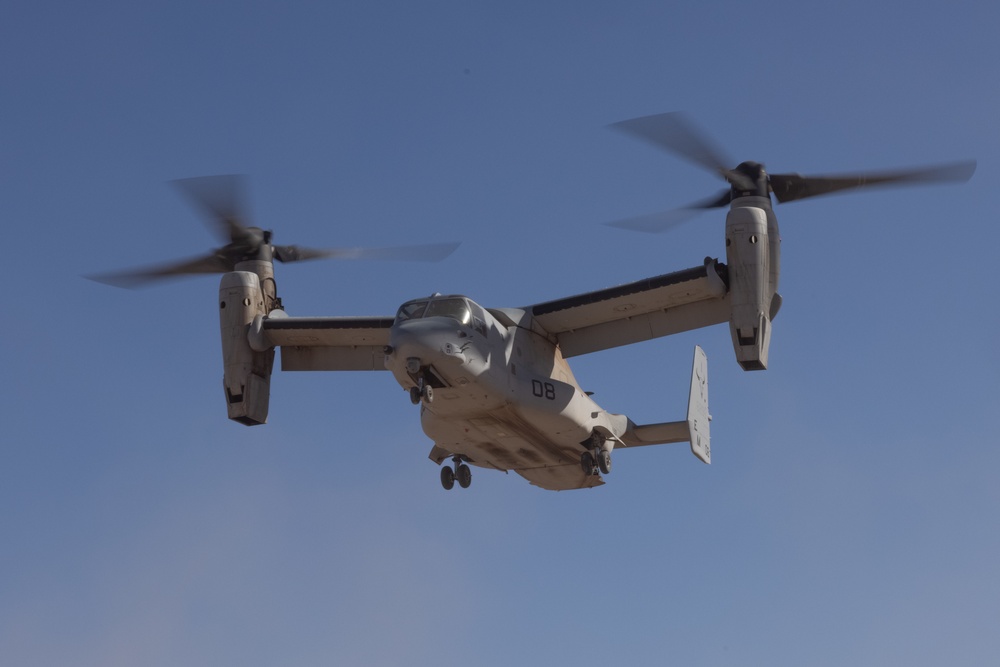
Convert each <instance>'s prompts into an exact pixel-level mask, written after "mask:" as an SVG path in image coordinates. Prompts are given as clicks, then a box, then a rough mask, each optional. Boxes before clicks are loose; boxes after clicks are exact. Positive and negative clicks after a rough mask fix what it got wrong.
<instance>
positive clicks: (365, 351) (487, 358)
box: [96, 113, 975, 490]
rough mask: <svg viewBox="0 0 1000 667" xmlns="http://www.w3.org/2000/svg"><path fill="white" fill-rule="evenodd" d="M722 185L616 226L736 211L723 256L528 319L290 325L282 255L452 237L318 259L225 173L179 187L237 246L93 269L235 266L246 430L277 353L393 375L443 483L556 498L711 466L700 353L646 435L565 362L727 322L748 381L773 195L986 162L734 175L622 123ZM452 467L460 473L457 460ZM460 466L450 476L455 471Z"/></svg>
mask: <svg viewBox="0 0 1000 667" xmlns="http://www.w3.org/2000/svg"><path fill="white" fill-rule="evenodd" d="M612 127H614V128H615V129H618V130H621V131H623V132H625V133H627V134H630V135H632V136H634V137H637V138H639V139H642V140H644V141H647V142H650V143H652V144H653V145H655V146H658V147H660V148H662V149H665V150H667V151H669V152H672V153H674V154H676V155H678V156H680V157H682V158H684V159H686V160H688V161H691V162H693V163H695V164H696V165H698V166H701V167H703V168H706V169H708V170H709V171H711V172H712V173H714V174H716V175H718V176H721V177H722V178H723V179H724V180H725V181H726V182H727V184H728V185H727V188H726V189H725V190H724V191H723V192H720V193H719V194H718V195H716V196H714V197H712V198H710V199H707V200H703V201H700V202H697V203H695V204H692V205H690V206H688V207H685V208H684V209H680V210H679V211H670V212H666V213H660V214H653V215H646V216H641V217H636V218H629V219H626V220H621V221H619V222H617V223H613V224H614V225H616V226H620V227H625V228H628V229H635V230H641V231H651V232H655V231H662V230H664V229H667V228H669V227H670V226H671V225H673V224H674V223H676V222H677V221H678V220H680V219H682V218H683V217H685V216H686V215H689V214H691V213H694V212H697V211H699V210H702V209H710V208H717V207H726V206H728V207H729V212H728V214H727V216H726V233H725V247H726V262H725V263H722V262H720V261H718V260H717V259H712V258H706V259H705V261H704V262H703V263H702V264H700V265H698V266H695V267H693V268H689V269H685V270H682V271H676V272H674V273H667V274H664V275H659V276H655V277H652V278H645V279H642V280H639V281H637V282H633V283H629V284H627V285H621V286H619V287H612V288H609V289H602V290H598V291H594V292H586V293H583V294H577V295H575V296H570V297H567V298H563V299H557V300H555V301H547V302H544V303H536V304H533V305H529V306H525V307H520V308H488V307H483V306H480V305H479V304H477V303H476V302H475V301H473V300H472V299H470V298H468V297H466V296H462V295H441V294H434V295H432V296H427V297H421V298H416V299H413V300H411V301H408V302H406V303H404V304H403V305H402V306H400V307H399V309H398V311H397V312H396V315H395V317H391V316H387V317H292V316H289V315H288V314H286V312H285V310H284V308H283V307H282V304H281V299H279V298H278V295H277V286H276V283H275V278H274V264H273V261H274V260H278V261H280V262H291V261H299V260H305V259H314V258H322V257H332V258H348V259H423V260H437V259H441V258H443V257H444V256H446V255H447V254H449V253H450V252H451V251H452V250H454V248H455V245H454V244H441V245H431V246H410V247H402V248H381V249H333V250H329V249H328V250H316V249H310V248H303V247H299V246H279V245H274V244H272V242H271V233H270V232H268V231H264V230H262V229H260V228H257V227H251V226H247V225H246V224H245V221H246V216H245V214H244V213H243V210H242V206H241V199H242V197H241V195H240V187H241V181H240V179H239V178H237V177H232V176H216V177H206V178H196V179H187V180H183V181H178V182H177V185H178V186H179V187H180V188H181V190H182V191H184V192H185V193H186V194H187V195H189V196H190V197H191V198H192V199H193V201H194V202H195V203H196V204H197V205H198V206H199V207H200V208H201V209H203V211H204V212H207V213H208V214H209V216H210V218H211V219H212V221H213V223H214V225H215V227H216V228H217V229H218V230H220V231H221V232H222V234H223V236H224V237H225V238H226V240H227V241H228V243H227V244H226V245H225V246H223V247H221V248H218V249H217V250H215V251H214V252H212V253H211V254H209V255H206V256H203V257H198V258H195V259H192V260H188V261H185V262H180V263H177V264H173V265H169V266H162V267H158V268H153V269H148V270H142V271H134V272H129V273H119V274H111V275H105V276H98V277H97V278H96V279H97V280H101V281H104V282H109V283H112V284H117V285H125V286H129V285H134V284H140V283H143V282H145V281H149V280H152V279H156V278H162V277H169V276H175V275H179V274H188V273H222V274H223V276H222V281H221V284H220V287H219V315H220V326H221V332H222V357H223V366H224V372H223V389H224V395H225V400H226V407H227V410H228V416H229V418H230V419H232V420H234V421H237V422H239V423H241V424H246V425H248V426H253V425H258V424H264V423H265V422H266V421H267V416H268V402H269V396H270V386H271V384H270V383H271V371H272V367H273V362H274V355H275V349H276V348H281V369H282V370H285V371H388V372H389V373H391V374H392V376H393V377H394V378H395V380H396V382H398V383H399V385H400V386H401V387H402V388H403V389H404V390H406V392H407V393H408V395H409V398H410V400H411V401H412V402H413V403H414V404H416V405H419V406H420V422H421V425H422V427H423V430H424V433H426V434H427V436H428V437H429V438H430V439H431V440H432V441H433V442H434V444H433V447H432V448H431V451H430V458H431V460H432V461H434V462H435V463H437V464H438V465H442V464H444V465H442V467H441V483H442V485H443V486H444V488H445V489H451V488H453V486H454V484H455V482H456V481H457V482H458V484H459V485H460V486H461V487H463V488H465V487H468V486H469V484H470V482H471V479H472V473H471V468H470V466H478V467H480V468H489V469H493V470H500V471H505V472H506V471H511V470H513V471H514V472H516V473H517V474H519V475H521V476H522V477H524V478H525V479H527V480H528V481H529V482H531V483H532V484H534V485H536V486H539V487H542V488H544V489H552V490H564V489H581V488H589V487H594V486H598V485H601V484H603V483H604V478H603V475H607V474H608V473H609V472H610V471H611V454H612V452H613V451H616V450H618V449H619V448H630V447H641V446H645V445H658V444H665V443H677V442H689V443H690V446H691V451H692V452H693V453H694V455H695V456H696V457H697V458H699V459H700V460H702V461H704V462H705V463H710V462H711V447H710V434H709V422H710V420H711V417H710V416H709V411H708V375H707V371H708V366H707V361H706V358H705V354H704V352H703V351H702V350H701V348H698V347H696V348H695V352H694V362H693V364H692V370H691V380H690V382H691V385H690V386H691V388H690V395H689V400H688V407H687V414H686V416H685V418H684V419H683V420H679V421H672V422H664V423H658V424H644V425H640V424H636V423H635V422H633V421H632V420H631V419H629V418H628V417H627V416H625V415H622V414H615V413H612V412H608V411H607V410H605V409H603V408H602V407H600V406H599V405H598V404H597V403H596V402H595V401H594V400H593V398H591V395H590V394H589V393H588V392H586V391H584V390H583V389H582V388H581V387H580V385H579V383H578V382H577V381H576V379H575V378H574V377H573V372H572V370H571V369H570V367H569V364H568V363H567V359H569V358H571V357H575V356H578V355H582V354H589V353H592V352H598V351H600V350H606V349H609V348H614V347H618V346H622V345H630V344H632V343H638V342H640V341H646V340H650V339H653V338H659V337H661V336H668V335H671V334H675V333H679V332H682V331H689V330H692V329H698V328H701V327H707V326H712V325H715V324H722V323H725V322H728V323H729V330H730V332H731V334H732V341H733V349H734V350H735V352H736V359H737V361H738V362H739V364H740V365H741V366H742V367H743V368H744V369H745V370H764V369H766V368H767V363H768V349H769V345H770V340H771V324H772V322H773V321H774V318H775V316H776V315H777V314H778V310H779V308H780V307H781V297H780V296H779V294H778V291H777V290H778V277H779V272H780V263H779V253H780V237H779V234H778V222H777V219H776V218H775V215H774V211H773V209H772V200H771V196H772V195H773V196H774V199H776V200H777V201H778V202H788V201H794V200H797V199H805V198H808V197H814V196H817V195H823V194H828V193H832V192H837V191H843V190H850V189H857V188H864V187H870V186H876V185H891V184H912V183H923V182H933V181H964V180H968V179H969V178H970V177H971V176H972V173H973V172H974V171H975V162H964V163H958V164H953V165H948V166H940V167H933V168H924V169H912V170H905V171H896V172H877V173H867V174H851V175H840V176H813V177H806V176H800V175H798V174H768V173H767V172H766V171H765V169H764V166H763V165H762V164H759V163H757V162H743V163H741V164H739V165H737V166H735V167H730V166H729V165H731V164H733V163H732V162H731V161H729V160H727V159H725V158H724V157H722V156H721V153H720V152H719V151H718V150H717V149H716V148H715V147H714V146H713V145H712V144H711V143H710V142H709V141H708V140H707V139H706V138H705V137H704V136H703V135H702V134H701V133H700V132H698V131H696V130H695V129H694V127H693V126H692V125H691V124H690V122H689V121H687V120H686V119H685V118H684V117H683V116H681V115H679V114H676V113H671V114H660V115H655V116H646V117H642V118H636V119H633V120H629V121H624V122H622V123H618V124H616V125H613V126H612ZM448 461H450V462H451V463H452V465H448V464H447V463H446V462H448ZM452 466H454V467H452Z"/></svg>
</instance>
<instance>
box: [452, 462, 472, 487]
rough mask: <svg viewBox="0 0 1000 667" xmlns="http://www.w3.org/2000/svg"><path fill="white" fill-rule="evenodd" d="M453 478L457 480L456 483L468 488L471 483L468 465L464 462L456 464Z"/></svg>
mask: <svg viewBox="0 0 1000 667" xmlns="http://www.w3.org/2000/svg"><path fill="white" fill-rule="evenodd" d="M455 478H456V479H457V480H458V485H459V486H460V487H462V488H463V489H467V488H469V485H470V484H472V470H471V469H470V468H469V466H467V465H465V464H464V463H463V464H462V465H460V466H458V470H456V471H455Z"/></svg>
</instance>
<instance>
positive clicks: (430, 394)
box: [424, 385, 434, 403]
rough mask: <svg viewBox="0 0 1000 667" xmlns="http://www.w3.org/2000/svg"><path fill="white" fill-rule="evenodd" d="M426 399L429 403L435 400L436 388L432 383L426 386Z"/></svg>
mask: <svg viewBox="0 0 1000 667" xmlns="http://www.w3.org/2000/svg"><path fill="white" fill-rule="evenodd" d="M424 400H425V401H427V402H428V403H433V402H434V388H433V387H431V386H430V385H427V386H425V387H424Z"/></svg>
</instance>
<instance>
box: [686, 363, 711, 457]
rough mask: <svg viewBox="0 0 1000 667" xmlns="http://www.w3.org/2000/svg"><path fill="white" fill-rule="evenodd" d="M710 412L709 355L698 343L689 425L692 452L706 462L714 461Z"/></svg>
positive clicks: (692, 368)
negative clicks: (710, 431)
mask: <svg viewBox="0 0 1000 667" xmlns="http://www.w3.org/2000/svg"><path fill="white" fill-rule="evenodd" d="M711 421H712V415H710V414H709V413H708V357H707V356H705V351H704V350H702V349H701V348H700V347H698V346H697V345H696V346H695V348H694V363H693V364H692V367H691V393H690V394H689V395H688V413H687V425H688V434H689V435H690V441H691V453H692V454H694V455H695V456H697V457H698V458H699V459H701V460H702V461H704V462H705V463H711V462H712V445H711V438H710V435H709V423H710V422H711Z"/></svg>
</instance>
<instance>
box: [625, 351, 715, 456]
mask: <svg viewBox="0 0 1000 667" xmlns="http://www.w3.org/2000/svg"><path fill="white" fill-rule="evenodd" d="M711 420H712V417H711V415H710V414H709V413H708V358H707V357H706V356H705V351H704V350H702V349H701V348H700V347H698V346H695V348H694V363H693V365H692V368H691V392H690V394H689V395H688V410H687V419H686V420H685V421H676V422H664V423H662V424H645V425H641V426H640V425H636V424H631V423H630V426H629V430H628V432H626V433H625V435H624V436H622V444H624V445H625V446H626V447H642V446H645V445H666V444H670V443H674V442H690V443H691V453H692V454H694V455H695V456H697V457H698V458H699V459H701V460H702V461H704V462H705V463H711V462H712V448H711V439H710V437H709V422H710V421H711Z"/></svg>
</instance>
